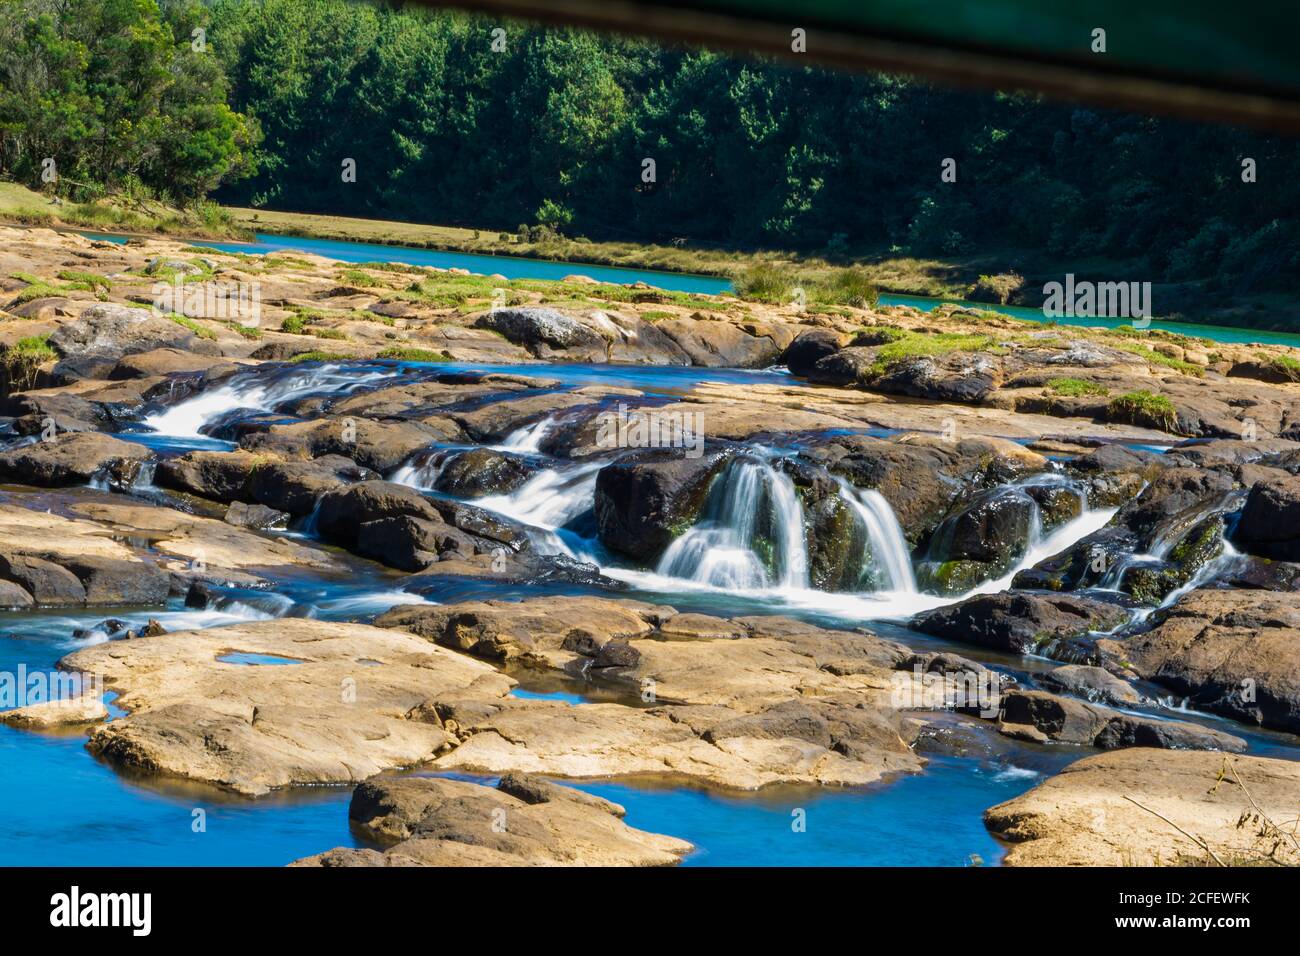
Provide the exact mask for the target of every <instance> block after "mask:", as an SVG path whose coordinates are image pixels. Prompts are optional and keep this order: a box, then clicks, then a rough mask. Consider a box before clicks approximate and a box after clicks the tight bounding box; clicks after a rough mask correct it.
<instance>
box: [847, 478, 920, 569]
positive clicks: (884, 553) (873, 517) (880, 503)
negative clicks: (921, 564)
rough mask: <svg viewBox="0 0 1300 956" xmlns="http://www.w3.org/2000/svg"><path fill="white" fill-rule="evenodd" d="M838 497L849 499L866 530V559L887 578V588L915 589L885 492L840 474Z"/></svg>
mask: <svg viewBox="0 0 1300 956" xmlns="http://www.w3.org/2000/svg"><path fill="white" fill-rule="evenodd" d="M836 480H837V481H838V482H839V484H840V497H842V498H843V499H844V500H845V501H847V502H848V503H849V505H850V506H851V507H852V508H853V510H854V512H855V513H856V514H857V516H858V520H859V521H861V522H862V526H863V528H864V529H865V530H866V532H867V545H868V547H869V549H870V555H869V557H870V559H871V561H872V563H873V564H874V565H875V567H876V568H877V569H878V570H880V571H881V572H883V573H884V576H885V578H886V579H887V580H888V582H889V585H888V590H890V591H901V592H903V593H905V594H915V593H916V574H915V572H914V571H913V570H912V556H911V553H910V551H909V549H908V547H907V539H906V538H904V537H903V528H902V526H901V525H899V523H898V518H897V517H895V515H894V509H893V508H892V507H890V505H889V502H888V501H887V500H885V496H884V495H882V494H881V493H880V492H878V491H876V490H874V489H868V490H864V489H861V488H855V487H854V486H853V485H851V484H849V483H848V482H847V481H845V480H844V479H842V478H837V479H836Z"/></svg>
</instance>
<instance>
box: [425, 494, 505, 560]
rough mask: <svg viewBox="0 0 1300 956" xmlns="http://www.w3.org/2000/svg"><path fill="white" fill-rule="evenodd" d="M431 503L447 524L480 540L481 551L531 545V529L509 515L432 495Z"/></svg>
mask: <svg viewBox="0 0 1300 956" xmlns="http://www.w3.org/2000/svg"><path fill="white" fill-rule="evenodd" d="M429 502H430V504H432V505H433V508H434V510H435V511H436V512H437V513H438V515H439V516H440V517H441V518H442V520H443V521H445V522H446V523H447V524H449V525H451V526H452V527H453V528H456V529H457V530H459V531H463V532H465V533H466V534H468V535H472V536H473V537H475V538H476V539H480V540H479V542H478V546H479V548H480V549H481V550H485V551H495V550H496V546H497V545H504V546H505V547H506V548H507V549H509V550H511V551H522V550H524V549H526V548H527V547H528V546H529V537H528V532H527V531H526V530H525V529H524V527H523V526H522V525H520V524H517V523H516V522H514V521H511V520H510V519H509V518H504V517H502V516H501V515H498V514H496V513H494V512H491V511H487V510H485V509H483V508H478V507H475V506H474V505H469V504H465V503H464V502H463V501H450V500H448V499H446V498H432V499H429Z"/></svg>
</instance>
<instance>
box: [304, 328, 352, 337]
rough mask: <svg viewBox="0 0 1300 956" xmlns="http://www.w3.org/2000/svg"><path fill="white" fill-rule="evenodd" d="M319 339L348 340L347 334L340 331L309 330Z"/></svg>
mask: <svg viewBox="0 0 1300 956" xmlns="http://www.w3.org/2000/svg"><path fill="white" fill-rule="evenodd" d="M307 331H308V332H310V333H311V334H312V335H314V336H316V338H318V339H346V338H347V334H346V333H344V332H343V331H342V330H340V329H308V330H307Z"/></svg>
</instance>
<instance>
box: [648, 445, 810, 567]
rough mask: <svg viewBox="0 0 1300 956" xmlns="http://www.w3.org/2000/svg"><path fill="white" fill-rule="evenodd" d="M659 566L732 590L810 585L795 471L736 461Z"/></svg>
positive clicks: (670, 546) (805, 536)
mask: <svg viewBox="0 0 1300 956" xmlns="http://www.w3.org/2000/svg"><path fill="white" fill-rule="evenodd" d="M657 573H658V574H661V575H663V576H665V577H670V578H681V579H685V580H688V581H693V582H695V583H697V584H705V585H709V586H711V587H718V588H726V589H735V590H746V591H754V590H765V589H768V588H771V587H773V586H778V587H780V588H783V589H807V588H808V542H807V530H806V528H805V525H804V516H803V506H802V504H801V503H800V501H799V495H798V492H796V491H795V488H794V482H792V481H791V480H790V476H789V475H786V474H784V473H783V472H780V471H778V470H777V469H775V468H773V467H772V466H771V465H770V464H768V463H767V462H762V461H754V460H752V459H742V460H738V461H734V462H732V463H731V464H730V465H728V466H727V467H726V468H725V469H724V470H723V471H722V473H721V474H719V475H718V476H717V477H716V478H715V479H714V480H713V484H712V486H711V487H710V489H709V495H708V498H707V500H706V501H705V505H704V509H703V511H702V512H701V515H700V519H699V520H698V521H697V522H696V523H695V525H694V526H693V527H691V528H690V529H689V530H687V531H686V532H685V533H684V534H681V535H679V536H678V537H677V538H675V539H674V540H673V542H672V543H671V544H670V545H669V546H668V548H667V549H666V550H665V551H664V553H663V555H662V557H661V558H660V559H659V566H658V569H657Z"/></svg>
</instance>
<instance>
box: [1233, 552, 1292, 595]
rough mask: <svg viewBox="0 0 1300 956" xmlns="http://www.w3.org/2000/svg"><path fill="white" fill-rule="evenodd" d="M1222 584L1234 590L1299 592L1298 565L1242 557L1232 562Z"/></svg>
mask: <svg viewBox="0 0 1300 956" xmlns="http://www.w3.org/2000/svg"><path fill="white" fill-rule="evenodd" d="M1221 580H1222V581H1223V583H1225V584H1227V585H1228V586H1230V587H1234V588H1258V589H1259V590H1262V591H1300V564H1295V563H1289V562H1286V561H1270V560H1268V559H1267V558H1252V557H1244V558H1243V559H1242V560H1240V561H1236V562H1233V563H1232V565H1231V566H1230V567H1228V568H1227V569H1226V570H1225V572H1224V574H1223V577H1222V578H1221Z"/></svg>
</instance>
